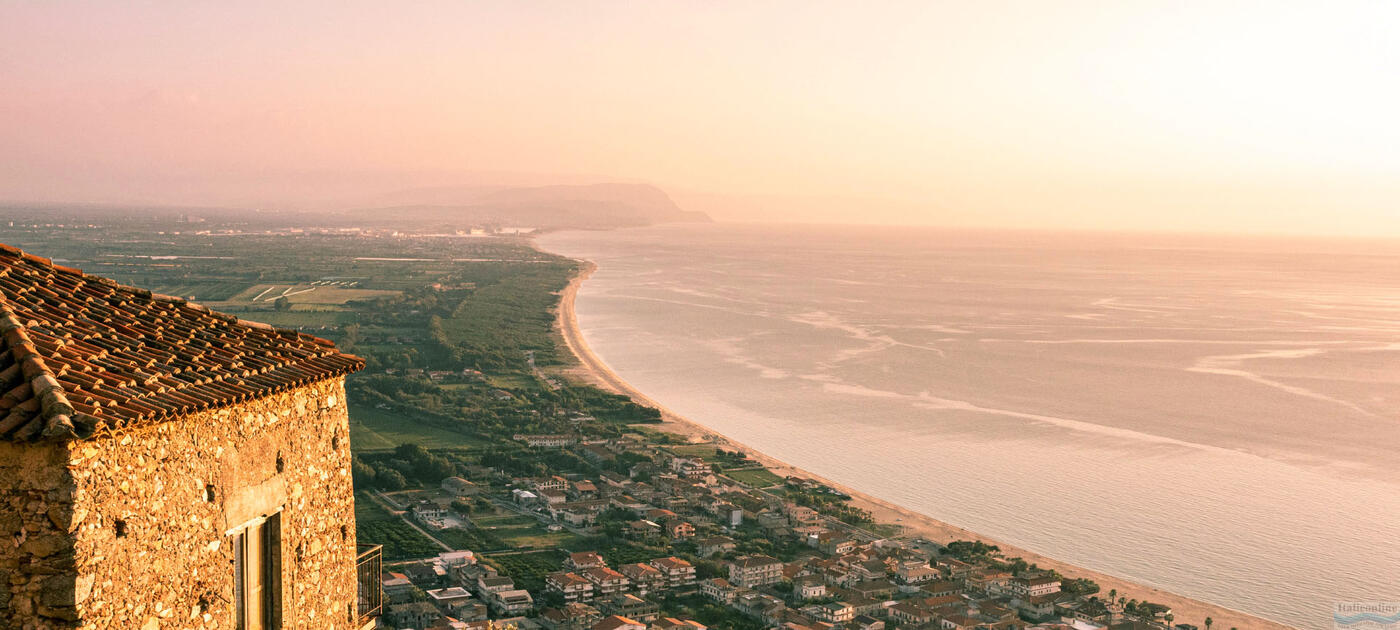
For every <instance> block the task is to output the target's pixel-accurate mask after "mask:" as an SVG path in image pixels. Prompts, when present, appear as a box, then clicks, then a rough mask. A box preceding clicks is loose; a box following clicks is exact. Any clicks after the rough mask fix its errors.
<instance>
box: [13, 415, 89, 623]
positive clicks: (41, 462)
mask: <svg viewBox="0 0 1400 630" xmlns="http://www.w3.org/2000/svg"><path fill="white" fill-rule="evenodd" d="M67 462H68V449H67V448H66V447H64V446H62V445H55V444H42V445H34V446H29V445H16V444H12V443H10V442H0V628H16V629H24V630H30V629H33V628H47V627H53V624H54V623H63V620H64V619H68V620H72V619H76V609H75V608H74V607H73V603H74V600H75V598H76V597H77V596H78V595H80V594H79V593H76V592H75V587H76V586H77V580H75V579H74V578H75V573H74V566H75V565H74V558H73V537H72V535H71V533H70V529H71V524H72V521H73V517H74V511H73V509H74V508H73V489H74V488H73V477H72V476H71V475H70V474H69V471H68V468H67ZM41 614H43V615H49V616H50V619H49V620H47V621H46V620H44V618H43V617H40V615H41Z"/></svg>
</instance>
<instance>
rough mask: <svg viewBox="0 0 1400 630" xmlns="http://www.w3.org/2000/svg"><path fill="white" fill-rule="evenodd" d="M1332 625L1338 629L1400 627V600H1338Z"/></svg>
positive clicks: (1333, 609)
mask: <svg viewBox="0 0 1400 630" xmlns="http://www.w3.org/2000/svg"><path fill="white" fill-rule="evenodd" d="M1332 625H1333V627H1335V628H1337V629H1338V630H1367V629H1385V630H1395V629H1397V628H1400V602H1337V604H1336V605H1335V606H1334V607H1333V608H1332Z"/></svg>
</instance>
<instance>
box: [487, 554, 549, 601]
mask: <svg viewBox="0 0 1400 630" xmlns="http://www.w3.org/2000/svg"><path fill="white" fill-rule="evenodd" d="M568 555H569V554H568V553H566V552H564V551H562V550H559V549H551V550H548V551H530V552H525V553H518V552H506V553H501V554H491V555H487V556H484V558H485V560H486V562H487V564H490V565H491V566H494V567H496V570H498V571H500V572H501V574H503V575H509V576H511V577H512V578H515V587H516V588H523V589H526V590H530V591H539V590H541V589H543V588H544V576H546V575H548V574H550V573H553V572H555V571H558V570H559V569H560V568H561V567H562V566H563V563H564V558H567V557H568Z"/></svg>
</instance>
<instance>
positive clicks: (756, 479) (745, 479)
mask: <svg viewBox="0 0 1400 630" xmlns="http://www.w3.org/2000/svg"><path fill="white" fill-rule="evenodd" d="M724 474H725V475H726V476H728V477H729V478H731V479H733V480H735V481H737V482H739V483H742V484H745V485H749V486H753V487H755V488H767V487H768V486H775V485H778V484H780V483H783V478H782V477H779V476H777V475H775V474H773V473H771V472H769V471H768V469H766V468H750V469H748V470H727V471H725V472H724Z"/></svg>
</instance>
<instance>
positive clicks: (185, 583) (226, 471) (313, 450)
mask: <svg viewBox="0 0 1400 630" xmlns="http://www.w3.org/2000/svg"><path fill="white" fill-rule="evenodd" d="M20 448H25V447H20ZM68 449H69V453H68V457H70V458H71V463H70V464H69V465H68V469H67V472H68V474H71V481H70V482H69V483H70V487H71V499H72V505H73V508H72V514H71V515H70V517H69V518H68V519H67V520H66V521H65V519H64V518H63V515H62V514H59V515H58V516H59V518H57V519H56V523H58V524H59V525H62V526H64V527H71V528H72V529H73V530H74V533H73V536H72V538H73V540H75V546H74V549H73V552H72V554H71V558H72V559H71V562H72V563H73V565H74V567H75V572H74V573H71V574H69V575H71V576H72V584H73V589H72V596H71V597H69V599H70V600H72V601H71V602H69V603H72V604H74V606H73V607H72V608H69V609H59V610H56V611H48V612H50V613H54V612H56V613H59V614H58V615H54V616H52V617H41V618H40V619H39V620H38V621H34V622H32V623H31V624H30V625H32V626H33V627H34V628H36V629H37V628H49V627H54V628H73V627H77V628H93V629H96V628H131V629H133V630H158V629H159V630H168V629H173V628H232V627H233V626H234V610H233V599H234V565H233V545H232V538H230V537H229V536H228V533H229V532H230V530H232V529H234V528H237V527H239V526H240V525H242V524H244V523H246V522H248V521H249V520H251V519H254V518H257V517H259V516H265V515H267V514H269V513H271V512H275V511H278V510H280V514H281V516H280V518H281V532H282V542H281V558H282V560H281V566H282V571H281V573H282V577H283V583H282V589H281V590H282V599H281V601H282V619H283V627H284V628H288V629H301V628H304V629H316V630H322V629H325V630H335V629H338V628H351V627H354V626H355V624H354V621H353V619H352V618H351V617H352V615H353V614H354V612H353V607H354V603H355V600H356V580H355V557H356V552H355V518H354V494H353V490H352V488H351V481H350V450H349V449H350V440H349V427H348V424H347V416H346V412H345V391H344V381H343V380H341V379H334V380H329V381H322V382H320V383H315V384H312V385H309V386H306V387H303V388H300V389H296V390H291V391H288V392H284V393H281V394H275V395H271V396H267V397H263V398H259V399H256V400H252V401H249V402H245V403H242V404H239V405H236V406H232V407H228V408H224V409H219V410H213V411H207V412H201V413H197V414H192V415H190V416H187V417H185V418H182V419H180V420H177V421H173V422H165V423H160V424H154V425H151V426H148V427H144V428H140V429H137V430H133V431H129V432H127V433H124V434H122V435H120V436H118V437H114V438H105V439H99V440H93V441H86V442H74V443H71V444H70V445H69V446H68ZM55 498H56V499H62V498H63V492H62V491H60V492H58V494H57V495H56V496H55ZM26 518H27V520H29V521H35V520H37V519H34V518H29V517H26ZM70 522H71V525H70V524H69V523H70ZM59 525H55V523H54V522H51V523H50V526H54V527H58V526H59ZM36 526H37V525H36ZM12 581H13V580H12ZM33 590H34V589H33V588H32V587H29V586H26V587H25V592H26V593H31V592H32V591H33ZM51 590H55V591H64V592H55V593H51V594H50V595H49V599H50V600H51V601H52V602H58V603H64V602H61V601H60V600H61V599H62V597H63V596H64V595H65V594H67V591H66V590H65V589H61V588H60V589H51ZM43 592H44V591H43V589H42V587H41V588H40V590H39V595H37V596H36V595H32V594H27V595H25V598H27V599H31V600H34V602H35V609H36V611H37V612H45V611H41V610H39V609H38V605H40V604H43V601H42V600H43V597H42V595H43ZM12 598H15V599H18V598H16V597H15V596H13V595H12ZM12 607H13V606H12ZM73 613H76V614H73ZM62 616H66V617H68V618H70V619H77V621H76V622H63V621H61V620H60V619H59V618H54V617H60V618H61V617H62ZM30 625H20V626H14V627H17V628H26V629H27V628H29V627H30Z"/></svg>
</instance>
